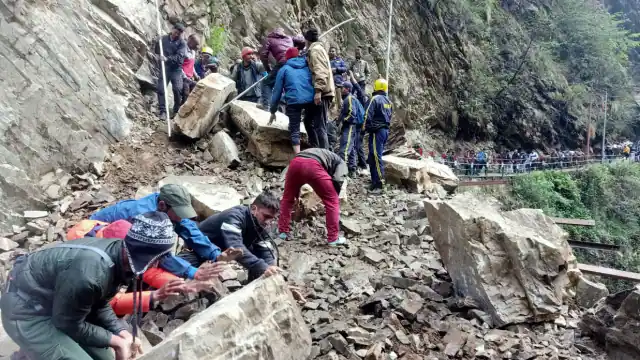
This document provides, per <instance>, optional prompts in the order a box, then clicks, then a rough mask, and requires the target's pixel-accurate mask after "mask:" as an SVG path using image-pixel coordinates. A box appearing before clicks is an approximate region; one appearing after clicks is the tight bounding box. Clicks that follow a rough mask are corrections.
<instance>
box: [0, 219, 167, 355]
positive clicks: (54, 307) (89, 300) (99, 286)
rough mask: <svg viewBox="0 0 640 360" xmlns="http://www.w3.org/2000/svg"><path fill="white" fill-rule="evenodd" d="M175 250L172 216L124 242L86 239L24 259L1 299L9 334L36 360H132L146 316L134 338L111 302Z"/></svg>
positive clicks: (137, 228) (137, 225)
mask: <svg viewBox="0 0 640 360" xmlns="http://www.w3.org/2000/svg"><path fill="white" fill-rule="evenodd" d="M173 245H174V236H173V229H172V225H171V221H170V220H169V217H168V216H167V214H164V213H161V212H150V213H146V214H142V215H138V216H136V217H135V218H134V219H133V221H132V227H131V230H129V232H128V233H127V236H126V237H125V239H124V240H120V239H96V238H85V239H79V240H74V241H73V242H72V243H63V244H57V245H54V246H49V247H45V248H42V249H40V250H37V251H35V252H33V253H31V254H28V255H24V256H21V257H19V258H18V259H17V260H16V263H15V265H14V267H13V269H12V270H11V272H10V274H9V280H8V282H7V285H6V287H5V289H4V290H3V293H2V297H1V298H0V307H1V309H2V324H3V326H4V329H5V331H6V332H7V334H8V335H9V336H10V337H11V339H13V341H15V342H16V344H18V345H19V346H20V348H21V350H22V351H23V352H25V353H26V354H27V356H28V357H29V358H30V359H39V360H58V359H74V360H76V359H77V360H91V359H94V360H95V359H98V360H102V359H114V356H113V353H112V351H111V349H113V350H115V355H116V359H117V360H120V359H122V360H128V359H130V358H131V356H132V352H134V353H135V352H138V351H139V343H137V342H135V341H134V339H135V337H136V335H137V330H138V321H139V319H140V314H138V316H136V319H138V320H136V321H134V323H133V334H131V333H129V332H128V331H127V330H125V328H124V327H123V324H122V323H121V322H119V321H118V318H117V317H116V315H115V314H114V312H113V309H112V308H111V306H110V305H109V300H110V299H111V298H112V297H113V296H114V295H115V294H116V293H117V292H118V290H119V288H120V287H121V286H123V285H128V284H129V283H130V282H131V281H132V280H134V279H138V278H139V277H140V276H141V275H142V274H143V273H144V272H145V271H146V270H147V269H149V268H150V267H152V266H154V264H155V263H156V262H157V261H158V259H160V258H161V257H162V256H164V255H166V254H168V253H169V252H170V251H171V248H172V247H173ZM136 283H138V284H137V285H139V281H137V282H136ZM136 291H139V287H138V288H137V289H136ZM110 348H111V349H110Z"/></svg>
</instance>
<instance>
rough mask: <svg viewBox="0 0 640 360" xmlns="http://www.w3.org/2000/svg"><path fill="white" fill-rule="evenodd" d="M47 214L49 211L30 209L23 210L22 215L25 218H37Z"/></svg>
mask: <svg viewBox="0 0 640 360" xmlns="http://www.w3.org/2000/svg"><path fill="white" fill-rule="evenodd" d="M47 215H49V213H48V212H46V211H35V210H32V211H25V212H24V213H23V215H22V217H24V218H25V219H39V218H43V217H46V216H47Z"/></svg>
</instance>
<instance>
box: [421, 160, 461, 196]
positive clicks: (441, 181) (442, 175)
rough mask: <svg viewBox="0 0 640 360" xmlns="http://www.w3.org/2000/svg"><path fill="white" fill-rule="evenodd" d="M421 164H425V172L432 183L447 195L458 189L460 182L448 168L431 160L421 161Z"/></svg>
mask: <svg viewBox="0 0 640 360" xmlns="http://www.w3.org/2000/svg"><path fill="white" fill-rule="evenodd" d="M422 162H423V163H425V164H426V171H427V174H429V179H431V182H432V183H435V184H438V185H440V186H442V188H443V189H444V190H446V191H447V192H448V193H449V194H451V193H453V192H454V191H455V190H456V189H457V188H458V184H459V183H460V180H459V179H458V177H457V176H456V174H454V172H453V170H451V168H450V167H449V166H447V165H445V164H441V163H439V162H436V161H433V160H423V161H422Z"/></svg>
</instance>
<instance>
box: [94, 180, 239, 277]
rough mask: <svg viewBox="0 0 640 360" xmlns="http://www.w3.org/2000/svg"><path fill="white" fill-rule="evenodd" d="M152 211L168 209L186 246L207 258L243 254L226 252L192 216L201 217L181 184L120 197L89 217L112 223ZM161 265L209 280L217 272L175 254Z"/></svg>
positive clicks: (174, 271) (232, 256) (166, 211)
mask: <svg viewBox="0 0 640 360" xmlns="http://www.w3.org/2000/svg"><path fill="white" fill-rule="evenodd" d="M149 211H160V212H163V213H166V214H167V215H168V216H169V219H170V220H171V222H172V223H173V228H174V231H175V232H176V233H177V234H178V236H179V237H181V238H182V239H183V240H184V242H185V246H186V247H188V248H189V249H192V250H193V251H194V252H196V253H197V254H198V255H199V256H201V257H202V258H204V259H207V260H210V261H213V262H215V261H222V260H224V261H229V260H233V259H235V258H236V257H237V256H239V255H241V254H239V251H238V250H236V249H230V250H229V251H228V252H226V253H223V252H222V251H221V250H220V248H219V247H217V246H216V245H214V244H213V243H211V241H209V239H208V238H207V237H206V236H205V235H204V234H203V233H202V232H201V231H200V229H198V224H196V223H195V221H193V220H192V219H194V218H196V217H197V214H196V211H195V210H194V209H193V206H191V194H189V191H188V190H187V189H185V188H184V187H183V186H180V185H175V184H167V185H165V186H163V187H162V188H160V192H158V193H153V194H151V195H148V196H145V197H143V198H142V199H139V200H123V201H120V202H118V203H116V204H115V205H112V206H109V207H107V208H104V209H102V210H100V211H98V212H96V213H94V214H93V215H91V217H90V218H89V219H90V220H98V221H104V222H108V223H112V222H114V221H117V220H127V221H131V219H133V218H134V217H135V216H137V215H139V214H144V213H147V212H149ZM160 267H161V268H163V269H165V270H167V271H168V272H170V273H172V274H174V275H176V276H179V277H182V278H187V279H197V280H206V279H208V278H209V276H212V275H213V273H212V272H211V271H212V270H211V269H210V268H207V267H202V268H201V269H198V268H196V267H193V266H191V265H190V264H189V262H188V261H186V260H184V259H182V258H181V257H177V256H173V255H169V256H165V257H163V258H162V259H161V260H160ZM209 270H211V271H209ZM143 280H144V279H143Z"/></svg>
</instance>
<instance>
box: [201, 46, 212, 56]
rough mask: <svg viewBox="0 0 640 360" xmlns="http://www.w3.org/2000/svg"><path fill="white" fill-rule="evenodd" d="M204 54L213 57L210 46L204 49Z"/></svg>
mask: <svg viewBox="0 0 640 360" xmlns="http://www.w3.org/2000/svg"><path fill="white" fill-rule="evenodd" d="M202 53H203V54H209V55H211V56H213V49H212V48H210V47H208V46H205V47H203V48H202Z"/></svg>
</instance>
